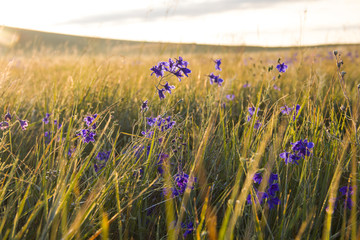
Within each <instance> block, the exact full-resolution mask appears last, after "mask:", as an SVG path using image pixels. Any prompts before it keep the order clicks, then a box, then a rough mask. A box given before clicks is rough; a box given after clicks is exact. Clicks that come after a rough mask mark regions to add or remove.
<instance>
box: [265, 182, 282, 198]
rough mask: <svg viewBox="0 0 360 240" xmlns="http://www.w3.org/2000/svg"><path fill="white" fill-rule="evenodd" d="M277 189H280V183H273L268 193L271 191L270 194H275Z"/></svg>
mask: <svg viewBox="0 0 360 240" xmlns="http://www.w3.org/2000/svg"><path fill="white" fill-rule="evenodd" d="M277 191H280V188H279V184H278V183H273V184H271V185H270V186H269V188H268V193H269V195H270V196H275V194H276V192H277Z"/></svg>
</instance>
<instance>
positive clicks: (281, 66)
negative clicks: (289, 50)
mask: <svg viewBox="0 0 360 240" xmlns="http://www.w3.org/2000/svg"><path fill="white" fill-rule="evenodd" d="M276 68H277V70H278V71H279V72H281V73H282V72H286V69H287V68H288V66H287V65H285V63H280V62H279V64H278V65H277V66H276Z"/></svg>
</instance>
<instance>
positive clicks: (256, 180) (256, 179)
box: [253, 173, 262, 184]
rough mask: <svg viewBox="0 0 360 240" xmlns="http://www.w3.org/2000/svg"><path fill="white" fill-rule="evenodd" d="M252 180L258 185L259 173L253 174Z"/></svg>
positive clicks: (260, 177) (259, 181)
mask: <svg viewBox="0 0 360 240" xmlns="http://www.w3.org/2000/svg"><path fill="white" fill-rule="evenodd" d="M253 180H254V182H255V183H258V184H260V183H261V181H262V176H261V173H255V174H254V177H253Z"/></svg>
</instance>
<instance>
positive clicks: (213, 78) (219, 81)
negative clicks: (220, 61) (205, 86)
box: [208, 73, 224, 86]
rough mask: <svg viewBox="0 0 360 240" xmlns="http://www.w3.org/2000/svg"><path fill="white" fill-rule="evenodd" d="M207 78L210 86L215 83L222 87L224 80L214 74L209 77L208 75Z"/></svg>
mask: <svg viewBox="0 0 360 240" xmlns="http://www.w3.org/2000/svg"><path fill="white" fill-rule="evenodd" d="M208 77H209V78H210V84H211V85H212V84H213V83H217V84H218V85H219V86H221V85H222V83H223V82H224V80H223V79H222V78H220V75H217V76H216V75H214V73H210V75H208Z"/></svg>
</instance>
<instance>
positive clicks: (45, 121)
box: [42, 113, 50, 124]
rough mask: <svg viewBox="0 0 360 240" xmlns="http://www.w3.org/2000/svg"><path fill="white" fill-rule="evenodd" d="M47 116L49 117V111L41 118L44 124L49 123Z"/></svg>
mask: <svg viewBox="0 0 360 240" xmlns="http://www.w3.org/2000/svg"><path fill="white" fill-rule="evenodd" d="M49 117H50V114H49V113H47V114H45V117H44V118H43V120H42V121H43V122H44V123H45V124H48V123H49Z"/></svg>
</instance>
